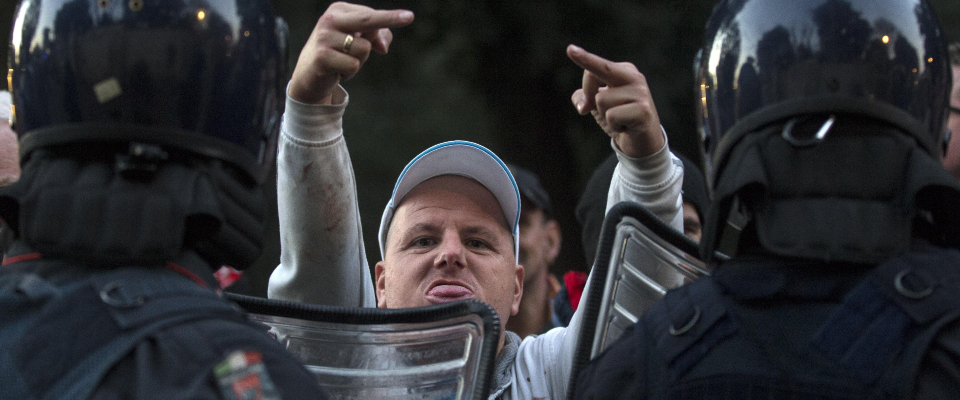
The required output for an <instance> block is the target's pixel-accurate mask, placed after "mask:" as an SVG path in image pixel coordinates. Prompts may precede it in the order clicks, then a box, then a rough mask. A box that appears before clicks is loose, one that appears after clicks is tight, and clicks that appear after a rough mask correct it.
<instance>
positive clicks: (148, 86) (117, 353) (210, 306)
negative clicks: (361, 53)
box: [0, 0, 324, 400]
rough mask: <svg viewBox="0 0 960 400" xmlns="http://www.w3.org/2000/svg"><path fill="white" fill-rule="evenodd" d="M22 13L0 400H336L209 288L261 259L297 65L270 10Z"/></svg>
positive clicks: (121, 4)
mask: <svg viewBox="0 0 960 400" xmlns="http://www.w3.org/2000/svg"><path fill="white" fill-rule="evenodd" d="M227 3H229V4H227ZM16 15H17V20H16V21H15V23H14V26H15V32H14V34H13V36H14V38H15V39H14V40H13V43H12V46H11V60H10V61H11V62H10V71H9V72H10V74H9V76H8V82H9V83H10V88H11V92H12V97H13V105H14V106H13V113H12V115H11V123H12V125H13V128H14V130H15V131H16V132H17V135H18V138H19V148H20V155H21V159H20V163H21V169H22V174H21V177H20V180H19V181H18V182H17V183H15V184H13V185H11V186H8V187H6V188H4V189H3V190H0V217H2V218H3V222H4V226H5V227H6V226H8V227H9V228H10V230H11V231H12V232H13V233H14V234H15V236H16V242H14V244H13V247H12V248H11V249H10V250H9V252H8V257H7V258H6V259H5V260H4V266H3V267H0V398H3V399H7V398H11V399H31V398H37V399H71V400H72V399H86V398H95V399H112V398H136V399H150V398H157V399H181V398H183V399H186V398H190V399H193V398H203V399H206V398H209V399H280V398H284V399H297V398H324V395H323V393H322V391H321V390H320V388H319V386H318V384H317V382H316V380H315V378H314V377H312V376H311V374H310V373H309V372H308V371H307V370H306V369H305V368H304V367H303V366H301V365H299V363H298V362H297V360H296V359H295V358H294V357H293V356H292V355H290V354H288V353H287V352H286V351H285V350H284V349H283V348H282V346H281V345H280V344H279V343H278V342H276V341H275V340H274V339H273V338H272V337H270V335H269V334H267V332H266V328H265V327H263V326H258V325H257V324H253V323H251V322H250V321H248V320H247V319H246V317H245V315H244V314H243V313H242V312H240V311H239V310H237V309H236V308H235V307H234V306H233V305H231V304H230V303H228V302H226V301H224V300H222V299H221V298H220V296H219V294H220V287H219V286H218V284H217V282H216V280H215V279H214V278H213V271H214V270H215V269H216V268H218V267H220V266H221V265H229V266H231V267H234V268H237V269H243V268H245V267H247V266H249V265H250V264H252V263H253V261H254V260H255V259H256V258H257V257H259V254H260V251H261V249H262V248H263V243H264V237H263V236H264V233H263V216H264V205H265V202H264V199H263V195H264V194H263V190H262V183H263V181H264V179H265V177H266V176H267V175H268V174H269V171H270V169H271V167H272V165H273V163H274V161H275V158H276V151H275V149H276V140H277V133H278V130H279V125H280V116H281V108H282V105H281V103H280V99H282V98H283V96H284V87H285V73H286V71H285V70H286V67H285V66H286V58H287V56H286V36H287V30H286V24H285V23H284V22H283V21H282V20H281V19H279V18H276V17H275V14H274V11H273V7H272V5H271V4H270V3H269V2H268V1H265V0H220V1H213V2H202V3H185V2H163V1H99V0H44V1H39V0H24V1H23V2H22V3H21V4H20V9H19V11H18V12H17V13H16Z"/></svg>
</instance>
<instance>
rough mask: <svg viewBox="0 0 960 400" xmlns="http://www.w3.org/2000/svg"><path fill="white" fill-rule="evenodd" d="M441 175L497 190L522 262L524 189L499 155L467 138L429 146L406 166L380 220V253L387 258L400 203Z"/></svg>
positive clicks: (516, 255)
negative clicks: (388, 234)
mask: <svg viewBox="0 0 960 400" xmlns="http://www.w3.org/2000/svg"><path fill="white" fill-rule="evenodd" d="M440 175H458V176H463V177H466V178H470V179H473V180H475V181H477V182H479V183H480V184H481V185H483V187H485V188H487V190H489V191H490V193H493V196H494V197H495V198H496V199H497V202H498V203H499V204H500V208H501V209H502V210H503V216H504V218H505V219H506V221H507V224H509V228H510V232H511V234H513V246H514V247H513V252H514V256H515V259H516V262H517V263H519V259H520V255H519V253H520V252H519V251H517V249H518V248H519V244H520V242H519V240H520V191H519V189H517V182H516V180H514V178H513V174H512V173H510V169H509V168H507V165H506V164H504V163H503V161H501V160H500V158H499V157H497V155H496V154H493V152H492V151H490V150H488V149H487V148H486V147H483V146H481V145H479V144H476V143H473V142H467V141H463V140H454V141H450V142H444V143H440V144H438V145H435V146H433V147H431V148H429V149H426V150H424V151H423V152H422V153H420V154H419V155H418V156H416V157H414V158H413V160H411V161H410V163H409V164H407V166H406V167H404V168H403V172H401V173H400V177H399V178H397V184H396V185H395V186H394V187H393V194H392V195H391V196H390V201H389V202H388V203H387V207H386V209H384V210H383V218H382V219H381V220H380V234H379V239H380V256H381V257H383V258H386V249H387V231H388V230H389V229H390V222H391V221H392V220H393V214H394V212H396V210H397V205H399V204H400V202H401V201H402V200H403V198H404V197H405V196H406V195H407V193H410V190H412V189H413V188H414V187H416V186H417V185H419V184H420V183H422V182H423V181H426V180H427V179H430V178H433V177H436V176H440Z"/></svg>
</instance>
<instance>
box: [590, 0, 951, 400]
mask: <svg viewBox="0 0 960 400" xmlns="http://www.w3.org/2000/svg"><path fill="white" fill-rule="evenodd" d="M701 52H702V53H701V54H700V56H699V57H698V60H699V61H698V63H699V64H698V67H697V73H698V81H699V82H698V83H697V91H698V93H700V95H701V99H702V101H701V102H700V108H699V110H698V111H699V118H700V122H701V127H702V134H703V135H702V136H703V138H704V143H703V145H704V146H703V148H704V150H705V160H707V162H708V165H709V166H710V171H709V173H708V175H709V177H710V183H711V188H712V192H713V205H712V207H711V208H710V211H709V213H708V214H707V217H706V226H705V229H704V236H703V239H702V241H701V253H702V254H703V255H704V256H705V258H706V259H707V260H708V261H711V263H712V264H713V266H714V268H715V269H714V272H713V275H712V276H710V277H709V278H705V279H702V280H699V281H697V282H695V283H692V284H689V285H687V286H683V287H680V288H677V289H674V290H672V291H670V292H668V293H667V294H666V296H665V297H664V299H663V300H662V301H660V302H658V303H657V304H655V305H654V306H653V307H651V308H650V309H649V310H648V311H647V312H646V313H644V315H643V316H642V317H641V320H640V321H639V322H638V323H637V324H635V325H634V326H632V328H631V329H629V330H627V331H626V332H625V333H624V334H623V336H622V337H621V339H620V340H619V341H618V342H616V343H614V344H613V345H611V346H610V347H609V348H608V349H607V350H606V351H605V352H604V353H603V354H601V355H600V356H599V357H598V358H597V359H595V360H593V361H592V363H591V364H590V366H589V367H588V368H587V369H585V370H584V372H583V373H582V374H581V375H580V376H579V380H578V381H577V382H578V384H577V389H578V390H577V393H576V396H575V397H576V398H582V399H587V398H593V399H601V398H602V399H613V398H631V399H646V398H650V399H665V398H670V399H769V398H776V399H780V398H802V399H907V398H916V399H933V398H937V399H939V398H955V397H956V388H957V387H960V373H958V371H960V369H958V368H957V365H958V361H960V336H958V335H960V325H958V323H957V320H958V318H960V301H958V300H957V296H956V295H955V293H957V290H958V289H960V272H958V271H960V252H958V250H957V249H960V229H958V227H960V211H958V205H960V184H958V182H957V181H956V179H954V178H953V177H952V176H950V175H949V174H948V173H947V172H946V171H945V170H944V169H943V168H942V166H941V165H940V158H941V157H942V154H943V149H944V147H943V145H944V136H945V134H944V133H945V122H946V112H945V105H946V101H947V99H948V95H949V88H950V87H951V85H950V73H949V63H948V60H947V57H946V46H945V43H944V42H943V38H942V36H941V35H940V34H939V25H938V22H937V20H936V18H935V16H934V15H933V13H932V10H931V9H930V6H929V5H928V4H927V2H926V1H924V0H916V1H899V0H813V1H804V2H795V1H792V0H746V1H743V0H724V1H721V2H720V3H719V4H718V5H717V6H716V7H715V8H714V12H713V15H712V16H711V17H710V19H709V21H708V22H707V26H706V41H705V43H704V46H703V48H702V50H701ZM716 252H720V253H723V254H726V255H728V256H730V259H729V260H726V261H721V260H717V259H715V258H718V257H715V256H714V255H715V254H716Z"/></svg>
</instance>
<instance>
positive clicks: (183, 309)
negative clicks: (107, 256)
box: [0, 244, 323, 399]
mask: <svg viewBox="0 0 960 400" xmlns="http://www.w3.org/2000/svg"><path fill="white" fill-rule="evenodd" d="M14 249H15V251H16V250H20V252H19V254H13V255H11V256H10V257H8V258H7V262H6V263H5V264H6V265H4V266H3V267H2V268H0V308H2V309H4V310H8V312H6V313H3V314H2V315H0V348H2V349H3V356H2V358H5V360H4V362H2V363H0V365H2V367H0V369H2V373H0V376H2V378H0V381H2V385H0V386H2V387H3V391H2V392H3V393H2V395H0V398H4V399H8V398H9V399H14V398H16V399H30V398H36V399H42V398H47V399H83V398H89V399H150V398H156V399H246V398H256V399H318V398H323V396H322V395H321V394H320V393H321V390H320V388H319V387H318V385H317V383H316V379H315V378H314V377H313V376H312V375H311V374H310V373H309V372H308V371H307V370H306V369H305V368H304V367H303V366H302V365H301V364H299V363H298V362H297V361H296V360H295V359H293V358H292V357H291V356H290V354H289V353H287V352H286V350H285V349H284V348H283V347H282V346H281V345H280V344H279V342H277V341H276V339H274V338H273V337H271V336H270V335H269V334H267V332H266V327H265V326H263V325H258V324H256V323H254V322H251V321H249V320H247V318H246V316H245V314H244V313H243V312H241V311H239V310H238V309H237V308H236V307H235V306H234V305H232V304H230V303H228V302H227V301H225V300H223V299H221V298H220V296H218V294H217V292H218V291H219V287H218V286H217V283H216V280H215V279H213V277H212V276H211V275H210V272H209V268H210V267H209V266H207V265H206V263H204V262H203V261H202V260H201V259H199V257H197V256H196V255H194V254H187V255H185V256H184V257H182V258H181V259H180V260H178V261H179V262H178V263H172V262H171V263H168V264H167V265H166V266H165V267H156V268H138V267H121V268H112V269H105V268H90V267H89V266H83V265H80V264H78V263H75V262H69V261H63V260H46V259H43V257H42V255H40V254H39V253H31V252H23V250H24V246H22V244H17V245H16V246H15V247H14ZM27 310H29V312H24V311H27Z"/></svg>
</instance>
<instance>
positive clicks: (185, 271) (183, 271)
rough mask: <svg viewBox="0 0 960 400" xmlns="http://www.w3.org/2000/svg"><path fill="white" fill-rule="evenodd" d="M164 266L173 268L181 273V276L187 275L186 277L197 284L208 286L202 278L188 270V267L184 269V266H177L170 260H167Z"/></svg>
mask: <svg viewBox="0 0 960 400" xmlns="http://www.w3.org/2000/svg"><path fill="white" fill-rule="evenodd" d="M166 267H167V268H170V269H172V270H174V271H176V272H177V273H179V274H180V275H183V276H185V277H187V278H190V280H192V281H194V282H196V283H197V284H199V285H200V286H203V287H209V285H207V282H204V281H203V279H200V277H199V276H197V274H194V273H193V272H190V270H188V269H186V268H184V267H181V266H179V265H177V264H174V263H172V262H170V261H167V265H166Z"/></svg>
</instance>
